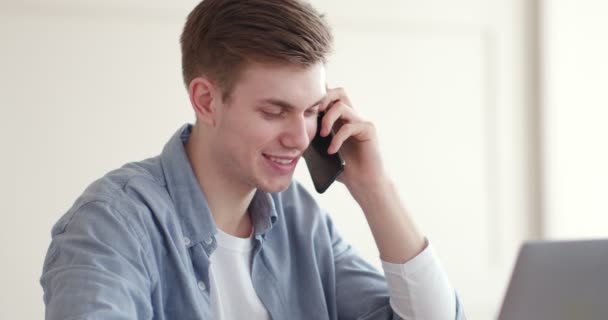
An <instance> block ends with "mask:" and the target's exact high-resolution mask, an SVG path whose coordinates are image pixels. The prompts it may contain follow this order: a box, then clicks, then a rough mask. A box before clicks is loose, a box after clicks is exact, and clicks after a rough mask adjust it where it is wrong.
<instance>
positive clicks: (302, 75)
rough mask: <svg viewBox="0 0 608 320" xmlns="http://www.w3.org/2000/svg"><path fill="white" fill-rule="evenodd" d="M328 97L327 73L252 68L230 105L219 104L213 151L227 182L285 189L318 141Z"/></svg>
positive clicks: (287, 67) (298, 68)
mask: <svg viewBox="0 0 608 320" xmlns="http://www.w3.org/2000/svg"><path fill="white" fill-rule="evenodd" d="M325 94H326V90H325V68H324V66H323V65H322V64H317V65H314V66H311V67H308V68H303V67H301V66H295V65H282V66H277V65H267V64H266V65H262V64H250V65H248V66H247V67H246V68H245V69H244V70H243V73H242V75H241V77H240V78H239V80H238V82H237V83H236V84H235V86H234V87H233V91H232V92H231V98H230V99H229V101H228V102H223V103H221V102H220V103H218V104H219V105H217V106H216V110H217V117H216V121H217V125H216V126H215V128H214V139H213V142H212V143H213V145H212V148H213V149H214V150H212V152H213V156H214V157H215V158H214V159H215V162H216V163H217V164H219V166H220V168H222V171H223V172H225V174H224V175H225V178H226V179H230V180H229V181H234V182H237V183H239V184H241V185H243V186H244V187H246V188H249V187H252V188H259V189H261V190H263V191H266V192H279V191H283V190H285V189H286V188H287V187H288V186H289V184H290V182H291V179H292V176H293V172H294V169H295V167H296V164H297V163H298V160H299V159H300V157H301V156H302V153H303V152H304V150H305V149H306V148H307V147H308V145H309V143H310V141H311V140H312V138H313V137H314V134H315V132H316V126H317V121H316V119H317V114H318V108H319V104H320V102H321V100H322V99H323V98H324V96H325Z"/></svg>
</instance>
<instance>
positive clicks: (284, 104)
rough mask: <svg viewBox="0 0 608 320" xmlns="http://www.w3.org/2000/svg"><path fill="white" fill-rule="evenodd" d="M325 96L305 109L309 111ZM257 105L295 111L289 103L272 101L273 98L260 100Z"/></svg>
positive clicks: (278, 100)
mask: <svg viewBox="0 0 608 320" xmlns="http://www.w3.org/2000/svg"><path fill="white" fill-rule="evenodd" d="M326 96H327V95H324V96H323V97H322V98H321V99H319V100H318V101H317V102H315V103H313V104H312V105H310V106H309V107H308V108H306V109H310V108H312V107H314V106H316V105H318V104H319V103H321V102H322V101H323V99H325V97H326ZM258 102H259V103H268V104H272V105H275V106H279V107H281V108H283V109H295V108H296V107H295V106H294V105H292V104H291V103H289V102H287V101H283V100H280V99H274V98H268V99H261V100H259V101H258Z"/></svg>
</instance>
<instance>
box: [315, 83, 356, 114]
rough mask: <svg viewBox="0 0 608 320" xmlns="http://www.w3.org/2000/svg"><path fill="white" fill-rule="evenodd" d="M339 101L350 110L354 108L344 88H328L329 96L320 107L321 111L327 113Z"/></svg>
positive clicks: (326, 96)
mask: <svg viewBox="0 0 608 320" xmlns="http://www.w3.org/2000/svg"><path fill="white" fill-rule="evenodd" d="M338 101H340V102H343V103H345V104H346V105H347V106H349V107H350V108H352V107H353V106H352V103H351V102H350V98H348V96H347V95H346V91H345V90H344V88H334V89H329V88H328V89H327V94H326V95H325V98H324V99H323V101H322V102H321V104H320V106H319V111H325V110H326V109H328V108H331V106H332V105H333V104H334V103H336V102H338Z"/></svg>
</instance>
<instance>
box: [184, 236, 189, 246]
mask: <svg viewBox="0 0 608 320" xmlns="http://www.w3.org/2000/svg"><path fill="white" fill-rule="evenodd" d="M184 244H185V245H187V246H189V245H190V238H188V237H184Z"/></svg>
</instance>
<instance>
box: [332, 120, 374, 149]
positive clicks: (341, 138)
mask: <svg viewBox="0 0 608 320" xmlns="http://www.w3.org/2000/svg"><path fill="white" fill-rule="evenodd" d="M372 129H373V128H372V127H371V126H370V125H369V124H368V123H366V122H359V123H346V124H344V125H343V126H342V127H341V128H340V130H338V132H336V134H335V135H334V138H333V139H332V141H331V143H330V144H329V148H327V153H329V154H334V153H336V152H338V150H340V148H341V147H342V145H343V144H344V142H345V141H346V140H348V139H349V138H351V137H354V138H356V139H357V140H359V141H366V140H368V136H369V131H370V130H372Z"/></svg>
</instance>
